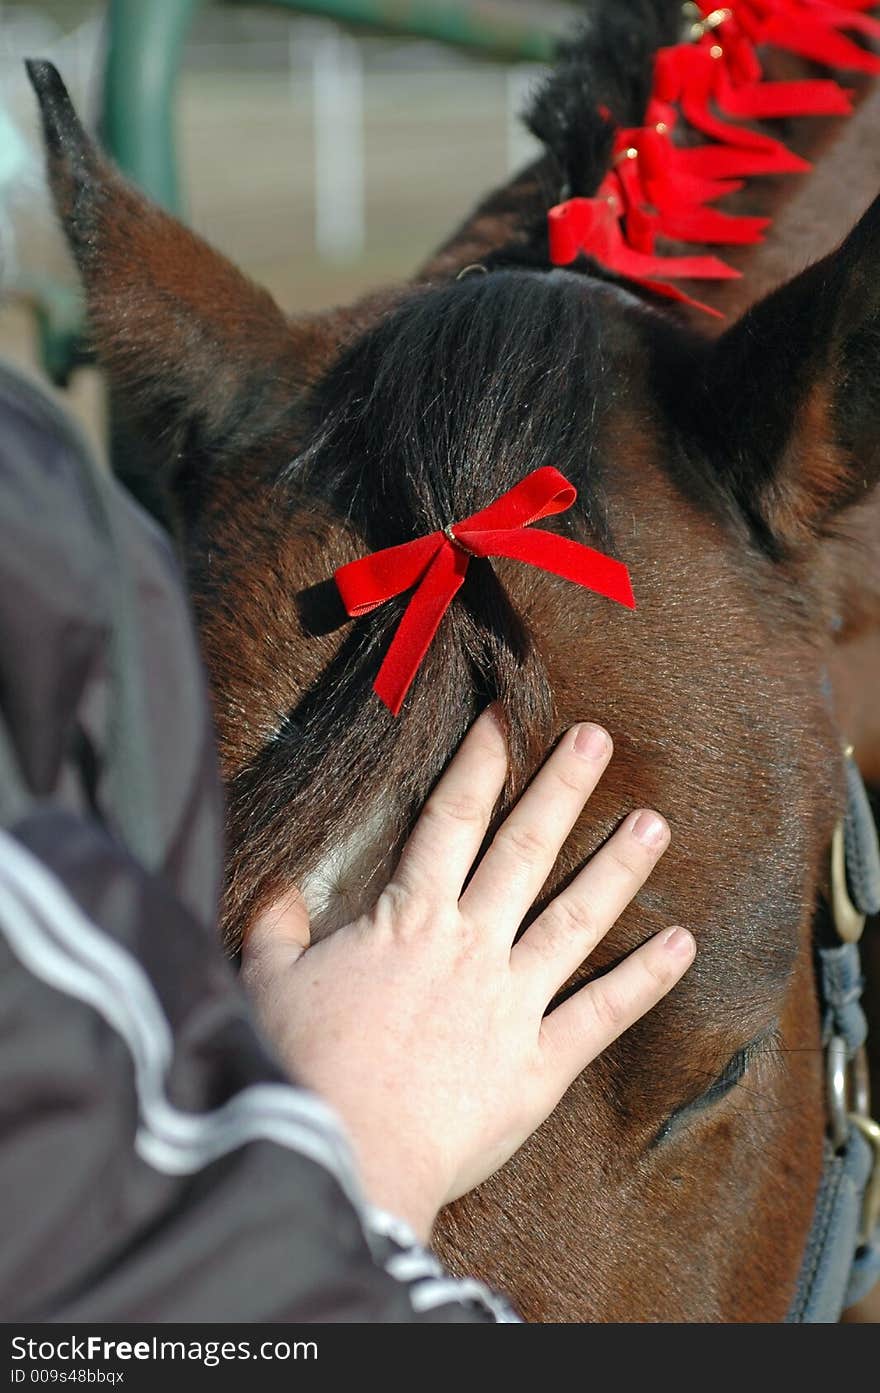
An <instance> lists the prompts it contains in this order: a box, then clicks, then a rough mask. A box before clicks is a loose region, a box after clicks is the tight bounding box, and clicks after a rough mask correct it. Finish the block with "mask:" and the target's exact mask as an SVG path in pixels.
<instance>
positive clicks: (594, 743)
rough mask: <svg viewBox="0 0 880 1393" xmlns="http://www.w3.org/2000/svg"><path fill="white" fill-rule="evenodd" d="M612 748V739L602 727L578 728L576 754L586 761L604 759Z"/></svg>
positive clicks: (575, 740)
mask: <svg viewBox="0 0 880 1393" xmlns="http://www.w3.org/2000/svg"><path fill="white" fill-rule="evenodd" d="M610 748H611V737H610V736H609V734H608V732H607V730H603V729H602V727H601V726H594V725H589V724H588V725H582V726H578V729H577V735H576V736H575V737H574V752H575V754H578V755H581V756H582V757H583V758H584V759H604V758H605V756H606V755H607V753H608V751H609V749H610Z"/></svg>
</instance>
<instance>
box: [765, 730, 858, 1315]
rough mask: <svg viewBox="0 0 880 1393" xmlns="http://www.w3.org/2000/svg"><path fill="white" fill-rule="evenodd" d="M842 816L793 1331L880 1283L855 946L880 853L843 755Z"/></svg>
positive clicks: (834, 850)
mask: <svg viewBox="0 0 880 1393" xmlns="http://www.w3.org/2000/svg"><path fill="white" fill-rule="evenodd" d="M844 767H845V771H846V794H847V801H846V812H845V814H844V818H843V820H842V822H840V823H839V824H838V826H837V828H836V829H835V832H834V837H833V838H832V843H831V881H830V895H829V904H828V905H827V907H826V912H825V914H824V915H822V919H821V922H820V924H819V929H820V932H822V933H823V934H824V936H825V937H826V938H828V939H830V941H831V942H830V946H829V945H828V944H826V943H824V942H823V943H820V944H819V946H818V948H817V985H818V988H819V1004H820V1009H821V1012H822V1045H823V1051H824V1055H825V1076H826V1080H827V1105H828V1131H827V1134H826V1137H825V1141H824V1161H823V1168H822V1179H821V1181H820V1184H819V1193H818V1195H817V1197H816V1207H815V1211H814V1215H813V1224H812V1227H811V1229H810V1234H809V1237H808V1239H807V1246H806V1250H805V1253H804V1258H803V1262H802V1264H801V1271H800V1276H799V1278H798V1284H797V1289H796V1292H795V1297H794V1300H793V1302H792V1305H791V1308H790V1310H789V1313H788V1315H787V1317H786V1320H787V1321H788V1322H801V1321H802V1322H834V1321H837V1320H839V1319H840V1315H841V1313H842V1312H843V1311H844V1310H846V1308H847V1307H848V1306H852V1305H854V1304H855V1302H857V1301H860V1300H861V1299H862V1297H864V1296H866V1295H867V1294H868V1292H869V1291H870V1290H871V1288H872V1287H873V1286H874V1284H875V1283H876V1282H877V1281H878V1280H880V1126H878V1124H877V1123H876V1122H875V1121H874V1120H873V1118H872V1117H871V1110H870V1097H869V1086H868V1062H867V1056H866V1052H865V1040H866V1038H867V1034H868V1023H867V1021H866V1019H865V1013H864V1011H863V1010H862V1007H861V1004H860V998H861V995H862V988H863V986H864V978H863V976H862V969H861V961H860V957H859V941H860V939H861V937H862V933H863V931H864V927H865V921H866V918H867V916H868V915H869V914H878V913H880V849H878V842H877V829H876V827H875V825H874V820H873V816H872V813H871V808H870V804H869V803H868V796H867V793H866V792H865V786H864V783H863V782H862V777H861V774H860V773H859V769H858V766H857V764H856V762H855V760H854V758H853V751H852V748H851V747H848V748H847V749H846V750H845V751H844Z"/></svg>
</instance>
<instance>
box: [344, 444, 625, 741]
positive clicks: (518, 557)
mask: <svg viewBox="0 0 880 1393" xmlns="http://www.w3.org/2000/svg"><path fill="white" fill-rule="evenodd" d="M576 498H577V490H576V489H575V488H574V486H573V485H572V484H570V483H569V482H568V480H567V479H566V478H565V476H564V475H562V474H560V472H559V470H558V469H554V468H552V467H551V466H546V467H545V468H543V469H536V470H534V471H533V473H531V474H528V475H527V476H526V477H525V479H523V480H522V481H521V482H520V483H518V484H516V485H515V487H514V488H512V489H510V490H509V492H508V493H505V494H502V496H501V497H500V498H499V499H497V501H496V502H495V503H492V504H490V505H489V507H488V508H484V509H483V510H482V511H481V512H479V513H474V514H473V515H472V516H471V517H469V518H465V519H464V520H463V521H462V522H457V523H455V524H454V525H453V526H451V527H447V528H444V529H442V530H441V531H439V532H431V533H430V534H429V535H428V536H427V537H418V538H416V540H415V541H412V542H404V543H403V544H402V545H401V546H396V547H387V548H386V549H385V550H384V551H377V552H373V554H372V555H371V556H364V557H361V559H360V560H359V561H352V562H350V563H349V564H348V565H347V566H341V567H340V568H339V570H338V571H336V573H335V578H336V584H337V586H338V587H339V593H340V595H341V596H342V602H343V604H344V605H345V608H346V610H347V611H348V613H349V615H351V617H352V618H356V617H358V616H360V615H362V614H369V613H370V611H371V610H374V609H377V608H378V607H379V606H380V605H384V604H385V603H386V601H387V600H391V599H393V598H394V597H395V596H396V595H402V594H403V592H404V591H405V590H410V589H412V587H413V586H415V587H416V589H415V593H414V594H413V596H412V599H411V600H410V602H409V604H408V606H407V608H406V611H405V612H404V615H403V618H402V619H401V621H400V624H399V625H398V627H397V631H396V632H395V634H394V637H393V639H392V640H391V646H390V647H389V649H388V652H387V653H386V655H385V659H384V661H383V663H382V666H381V667H380V669H379V672H378V675H377V677H376V681H375V682H374V684H373V690H374V691H375V692H376V694H377V696H379V697H380V698H381V700H382V701H383V702H384V703H385V705H386V706H387V707H388V708H389V710H390V711H391V712H393V714H394V715H395V716H396V715H398V714H399V712H400V708H401V706H402V705H403V699H404V697H405V696H406V694H407V692H408V691H409V688H410V685H411V683H412V680H413V678H414V677H415V675H416V673H417V672H418V669H419V666H420V664H421V662H422V659H423V658H424V656H425V654H426V653H427V651H428V648H429V646H430V644H431V640H432V639H433V637H434V635H435V634H436V632H437V629H438V628H439V626H440V621H441V619H442V618H443V616H444V614H445V613H446V611H447V609H448V608H449V606H450V604H451V603H452V600H453V598H454V597H455V594H456V592H457V591H458V590H459V589H460V588H461V586H462V585H463V584H464V578H465V576H466V574H467V568H468V566H469V565H470V562H471V558H472V557H474V556H479V557H489V556H509V557H512V558H513V559H514V560H515V561H525V562H526V563H527V564H528V565H530V566H538V567H539V568H540V569H541V570H542V571H551V572H552V573H553V575H556V576H562V578H563V579H564V580H570V581H573V582H574V584H575V585H582V586H583V587H584V588H585V589H587V590H594V591H596V593H597V594H599V595H605V596H606V597H607V598H608V599H609V600H614V601H616V603H617V604H620V605H625V606H626V607H627V609H635V599H634V598H633V592H632V586H631V585H630V580H629V572H628V570H627V568H626V566H624V565H623V563H622V562H620V561H614V560H612V558H611V557H610V556H604V555H603V554H602V552H600V551H594V550H593V549H592V547H587V546H583V545H582V544H581V543H580V542H573V541H571V540H569V538H567V537H558V536H557V535H556V534H555V533H554V532H545V531H543V530H542V529H537V530H536V531H533V532H531V531H527V530H526V529H527V528H528V527H529V526H530V525H531V524H532V523H533V522H539V521H540V520H541V518H548V517H552V516H553V514H555V513H564V512H566V511H567V510H568V509H569V508H570V507H571V505H572V504H573V503H574V501H575V499H576Z"/></svg>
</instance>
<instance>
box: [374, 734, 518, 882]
mask: <svg viewBox="0 0 880 1393" xmlns="http://www.w3.org/2000/svg"><path fill="white" fill-rule="evenodd" d="M506 777H507V743H506V741H505V739H504V734H503V732H502V730H501V727H500V725H499V724H498V721H497V719H496V718H495V716H494V714H493V713H492V711H491V709H490V710H489V711H484V712H483V714H482V716H480V718H479V720H477V721H475V722H474V724H473V725H472V726H471V728H470V730H469V731H468V733H467V735H466V736H465V738H464V741H463V742H462V744H461V747H460V749H459V750H458V752H457V754H456V755H455V757H454V758H453V760H452V762H451V763H450V765H449V767H448V768H447V770H446V772H445V774H444V775H443V777H442V778H441V780H440V782H439V783H438V784H437V786H436V788H435V789H434V792H433V793H432V794H431V796H430V798H429V799H428V801H427V803H426V804H425V806H424V808H423V810H422V813H421V816H420V817H419V820H418V822H417V823H416V825H415V827H414V828H413V830H412V833H411V835H410V838H409V840H408V842H407V844H406V846H405V847H404V849H403V855H402V856H401V858H400V863H399V865H398V867H397V870H396V872H395V874H394V880H395V882H396V883H397V884H399V885H403V886H404V887H406V888H408V889H411V890H412V889H418V890H419V891H421V892H422V893H428V894H430V895H431V897H432V898H434V899H436V900H440V901H449V900H452V901H453V902H455V901H456V900H457V899H458V897H459V895H460V894H461V887H462V885H463V884H464V882H465V880H466V878H467V875H468V872H469V871H470V868H471V866H472V865H473V863H474V861H475V859H476V856H477V853H478V851H479V850H480V847H481V845H482V843H483V838H484V837H485V835H486V831H487V828H488V826H489V823H490V822H491V820H492V812H493V810H494V807H495V804H496V803H497V801H498V797H499V794H500V793H501V790H502V788H503V787H504V780H505V778H506Z"/></svg>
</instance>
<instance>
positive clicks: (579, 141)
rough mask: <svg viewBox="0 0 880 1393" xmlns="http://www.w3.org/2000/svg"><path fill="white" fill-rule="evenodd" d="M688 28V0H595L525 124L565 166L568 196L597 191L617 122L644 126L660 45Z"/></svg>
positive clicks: (563, 175) (562, 169) (563, 177)
mask: <svg viewBox="0 0 880 1393" xmlns="http://www.w3.org/2000/svg"><path fill="white" fill-rule="evenodd" d="M681 29H682V6H681V0H593V3H591V4H590V5H589V7H588V17H587V19H586V21H585V23H584V24H583V25H582V26H581V27H580V29H579V31H578V32H577V33H576V35H575V36H574V37H573V38H572V39H571V40H570V41H568V42H563V43H562V44H561V45H560V48H559V57H558V61H557V63H556V66H555V67H554V69H553V71H552V73H551V74H550V76H549V77H548V78H547V80H546V82H545V83H544V84H543V86H542V87H540V88H539V90H538V92H537V94H536V96H535V97H534V99H533V101H532V103H531V105H530V107H529V109H528V111H527V113H526V122H527V124H528V126H529V128H530V130H531V131H532V133H533V134H534V135H535V136H537V138H538V140H540V141H541V142H542V144H543V145H544V146H545V147H546V149H547V151H548V152H549V154H550V155H551V156H552V157H553V158H554V159H555V161H556V163H557V164H558V166H559V171H560V175H561V182H562V183H563V185H564V187H565V189H566V196H567V197H576V198H577V197H584V198H588V197H590V196H591V195H592V194H594V193H595V192H596V189H597V188H598V187H599V184H600V183H601V182H602V179H603V177H604V175H605V173H606V171H607V169H608V165H609V163H610V158H611V145H612V141H613V139H614V132H615V129H616V127H618V126H639V125H641V124H642V121H643V118H644V115H645V109H646V107H647V104H648V99H649V97H650V93H651V82H652V76H653V69H654V57H655V54H656V52H657V49H658V48H661V47H663V46H664V45H665V44H674V43H676V42H677V41H678V39H679V38H680V37H681Z"/></svg>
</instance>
